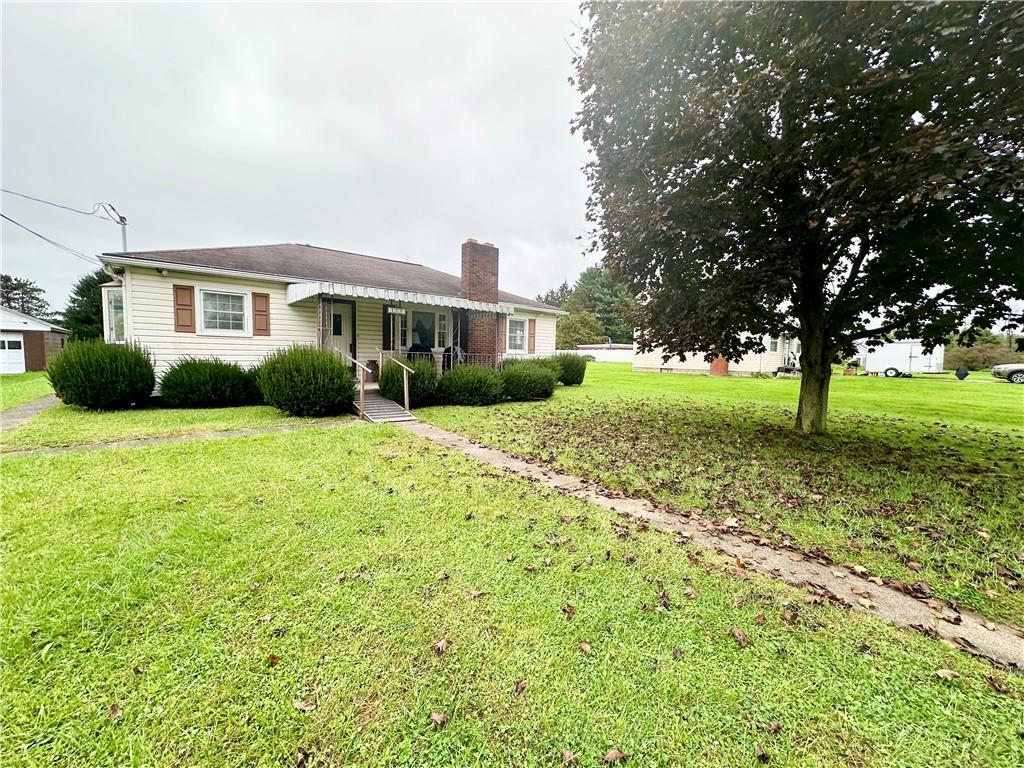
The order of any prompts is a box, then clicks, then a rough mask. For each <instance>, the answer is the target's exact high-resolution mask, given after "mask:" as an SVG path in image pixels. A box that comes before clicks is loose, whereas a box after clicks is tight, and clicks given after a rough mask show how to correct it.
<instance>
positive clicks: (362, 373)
mask: <svg viewBox="0 0 1024 768" xmlns="http://www.w3.org/2000/svg"><path fill="white" fill-rule="evenodd" d="M331 349H332V350H333V351H334V353H335V354H336V355H340V356H341V358H342V359H343V360H348V361H349V362H350V363H352V364H353V365H355V367H356V370H358V371H359V415H360V416H362V417H363V418H364V419H365V418H366V374H367V373H371V371H370V369H369V368H367V367H366V366H365V365H363V364H362V363H360V362H359V361H358V360H356V359H355V358H354V357H352V355H350V354H348V352H342V351H341V350H340V349H337V348H336V347H332V348H331ZM406 410H409V409H408V408H406Z"/></svg>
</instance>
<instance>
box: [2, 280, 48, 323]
mask: <svg viewBox="0 0 1024 768" xmlns="http://www.w3.org/2000/svg"><path fill="white" fill-rule="evenodd" d="M0 304H3V305H4V306H5V307H9V308H11V309H14V310H17V311H18V312H23V313H24V314H26V315H31V316H32V317H39V318H43V319H47V318H49V316H50V304H49V302H48V301H47V300H46V293H45V292H44V291H43V289H42V288H40V287H39V286H38V285H36V283H35V282H34V281H32V280H26V279H25V278H21V277H14V276H13V275H0Z"/></svg>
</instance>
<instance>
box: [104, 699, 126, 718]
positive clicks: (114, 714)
mask: <svg viewBox="0 0 1024 768" xmlns="http://www.w3.org/2000/svg"><path fill="white" fill-rule="evenodd" d="M123 715H124V710H122V709H121V707H119V706H118V705H117V702H116V701H115V702H113V703H111V705H110V706H109V707H108V708H107V717H108V718H109V719H111V720H120V719H121V717H122V716H123Z"/></svg>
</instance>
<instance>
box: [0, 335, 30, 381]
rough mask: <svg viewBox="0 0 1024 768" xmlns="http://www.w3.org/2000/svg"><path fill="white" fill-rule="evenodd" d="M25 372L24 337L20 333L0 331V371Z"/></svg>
mask: <svg viewBox="0 0 1024 768" xmlns="http://www.w3.org/2000/svg"><path fill="white" fill-rule="evenodd" d="M24 372H25V339H24V337H23V336H22V334H20V333H8V332H7V331H0V373H24Z"/></svg>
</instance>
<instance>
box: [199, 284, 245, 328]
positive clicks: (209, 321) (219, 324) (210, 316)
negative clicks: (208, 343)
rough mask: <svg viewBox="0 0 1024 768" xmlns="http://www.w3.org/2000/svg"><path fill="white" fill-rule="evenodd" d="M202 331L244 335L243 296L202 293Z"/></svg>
mask: <svg viewBox="0 0 1024 768" xmlns="http://www.w3.org/2000/svg"><path fill="white" fill-rule="evenodd" d="M202 297H203V331H205V332H208V333H209V332H214V333H229V334H231V333H234V334H243V333H245V294H244V293H214V292H213V291H202Z"/></svg>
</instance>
